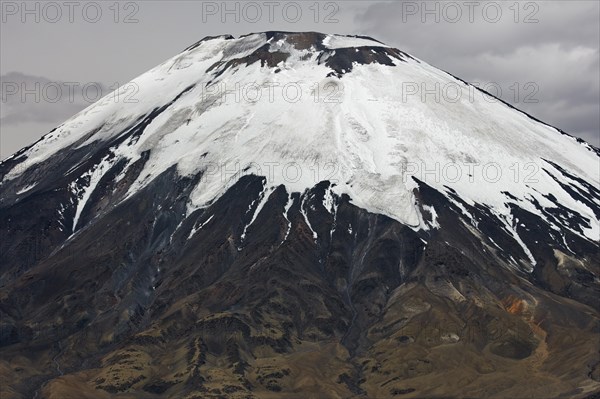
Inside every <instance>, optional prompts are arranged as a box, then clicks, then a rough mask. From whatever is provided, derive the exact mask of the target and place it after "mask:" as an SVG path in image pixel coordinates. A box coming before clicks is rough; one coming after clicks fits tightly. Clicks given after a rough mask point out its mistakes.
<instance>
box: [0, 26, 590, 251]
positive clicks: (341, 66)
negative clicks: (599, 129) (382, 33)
mask: <svg viewBox="0 0 600 399" xmlns="http://www.w3.org/2000/svg"><path fill="white" fill-rule="evenodd" d="M132 90H133V91H132ZM126 136H129V138H127V139H124V138H125V137H126ZM107 147H109V148H110V150H109V152H108V153H107V155H106V157H104V158H103V159H102V160H101V161H100V162H98V163H97V164H94V165H91V167H90V170H89V171H87V173H88V174H90V175H94V176H96V177H98V178H100V177H101V175H102V174H103V173H106V172H108V171H109V170H110V168H111V166H112V165H115V164H117V163H119V162H127V166H125V168H124V170H126V169H127V168H128V167H130V166H131V165H134V164H135V163H136V162H137V161H138V160H139V159H140V158H141V157H142V156H144V154H148V155H147V156H148V161H147V162H146V163H145V165H144V168H143V170H142V171H141V172H140V173H139V176H138V178H137V179H136V181H135V182H133V183H132V184H131V186H130V188H129V190H128V195H131V194H133V193H135V192H136V191H137V190H139V189H140V188H141V187H143V186H144V185H146V184H148V182H150V181H152V180H153V179H154V178H156V177H157V176H159V175H160V174H161V173H163V172H164V171H166V170H167V169H168V168H170V167H172V166H176V167H177V171H178V173H179V174H180V175H181V176H192V175H195V174H197V173H199V172H202V171H204V172H205V174H204V178H203V179H202V180H201V181H200V183H199V184H198V185H197V187H196V189H195V190H194V191H193V193H192V195H191V196H190V203H189V212H191V211H193V210H194V209H198V208H202V207H205V206H206V205H207V204H209V203H211V202H212V201H214V200H215V199H217V198H218V197H219V196H220V195H221V194H222V193H224V192H225V190H226V189H227V188H228V187H229V186H231V184H232V183H233V182H234V181H236V180H237V179H239V177H240V176H241V175H242V174H243V173H246V174H249V173H254V174H258V175H263V176H267V177H268V178H269V179H268V180H269V181H268V183H269V185H270V189H271V188H273V187H276V186H278V185H280V184H284V185H285V186H286V187H287V188H288V190H289V191H290V192H304V191H305V190H306V189H308V188H310V187H312V186H314V185H315V184H317V183H318V182H319V181H321V180H329V181H333V182H334V183H335V187H334V189H333V190H334V192H335V193H337V194H348V195H349V196H350V198H351V199H352V201H353V203H355V204H356V205H358V206H360V207H363V208H365V209H367V210H370V211H373V212H376V213H382V214H385V215H388V216H390V217H392V218H394V219H396V220H398V221H400V222H402V223H405V224H408V225H411V226H414V227H416V228H417V227H418V226H420V225H421V226H422V224H423V221H422V217H421V216H420V214H419V211H418V209H417V206H416V204H415V197H414V193H413V190H414V189H415V188H416V186H417V184H416V182H415V180H414V179H413V178H412V177H415V178H417V179H419V180H421V181H424V182H425V183H427V184H429V185H431V186H433V187H435V188H437V189H439V190H441V191H442V192H445V193H446V194H447V195H450V194H452V195H453V196H454V195H456V196H458V197H460V198H461V199H462V200H463V201H465V202H467V203H468V204H470V205H473V204H475V203H477V204H481V205H484V206H488V207H489V208H490V209H491V210H492V212H494V213H496V214H498V216H500V217H501V218H502V220H505V223H506V228H507V229H509V230H511V231H513V232H514V228H515V226H514V222H513V221H511V216H510V215H511V212H510V209H511V206H518V207H520V208H523V209H525V210H527V211H530V212H532V213H536V214H538V215H540V216H543V217H544V218H546V216H544V215H543V209H545V208H547V207H553V206H557V205H558V204H560V205H561V206H562V207H565V208H566V209H568V210H569V212H571V213H573V214H576V215H579V216H580V218H578V219H577V221H573V220H571V221H566V220H563V219H556V220H548V221H549V222H550V223H551V224H552V225H554V226H555V227H557V228H566V229H569V230H571V231H573V232H575V233H577V234H580V235H582V236H585V237H587V238H589V239H592V240H593V239H597V238H598V234H599V232H600V228H599V224H598V218H597V216H598V215H596V214H595V213H594V209H593V208H594V207H598V206H600V199H599V198H598V197H594V196H592V197H591V199H590V200H586V201H582V200H581V199H580V198H578V195H573V190H575V192H577V193H581V192H582V190H583V191H586V190H587V188H585V187H582V186H581V184H580V183H578V179H581V180H583V181H585V182H587V183H589V184H590V186H592V187H597V185H598V183H599V181H600V175H599V173H600V172H599V168H598V153H597V152H595V150H594V149H593V148H592V147H590V146H589V145H588V144H586V143H582V142H578V141H577V140H576V139H574V138H572V137H570V136H568V135H565V134H561V132H559V131H557V129H555V128H553V127H550V126H548V125H545V124H543V123H540V122H538V121H536V120H534V119H532V118H531V117H529V116H528V115H526V114H524V113H522V112H520V111H518V110H515V109H513V108H512V107H510V106H508V105H506V104H504V103H502V102H500V101H499V100H496V99H494V98H492V97H491V96H488V95H487V94H484V93H482V92H480V91H478V90H477V89H475V88H474V87H472V86H469V85H468V84H465V83H464V82H462V81H460V80H457V79H456V78H454V77H453V76H451V75H449V74H448V73H446V72H443V71H441V70H439V69H436V68H434V67H432V66H431V65H429V64H427V63H425V62H423V61H421V60H418V59H416V58H414V57H411V56H410V55H408V54H405V53H403V52H402V51H400V50H396V49H393V48H390V47H388V46H386V45H384V44H382V43H380V42H378V41H376V40H374V39H370V38H367V37H356V36H340V35H325V34H319V33H282V32H266V33H255V34H250V35H247V36H242V37H240V38H237V39H236V38H233V37H232V36H220V37H211V38H206V39H203V40H201V41H199V42H198V43H196V44H194V45H192V46H190V47H189V48H187V49H186V50H185V51H183V52H182V53H180V54H178V55H176V56H175V57H173V58H171V59H169V60H168V61H166V62H164V63H162V64H161V65H159V66H157V67H156V68H153V69H152V70H150V71H148V72H146V73H145V74H143V75H141V76H140V77H138V78H136V79H134V80H133V81H132V82H131V83H130V84H128V85H125V86H123V87H122V88H121V89H120V90H119V91H118V92H117V93H113V94H110V95H108V96H107V97H105V98H104V99H102V100H100V101H99V102H97V103H96V104H94V105H92V106H90V107H88V108H87V109H85V110H84V111H82V112H80V113H79V114H77V115H75V116H74V117H73V118H71V119H70V120H68V121H66V122H65V123H64V124H62V125H61V126H59V127H58V128H57V129H56V130H54V131H53V132H51V133H50V134H48V135H46V136H45V137H44V138H43V139H42V140H40V141H39V142H38V143H36V144H35V145H33V146H32V147H30V148H29V149H27V150H26V151H24V152H22V153H19V154H18V155H16V156H15V157H13V158H12V159H10V160H9V162H6V163H5V165H8V164H9V165H11V168H9V170H8V173H7V174H6V176H5V177H4V179H3V184H5V185H6V183H7V182H10V181H13V180H15V178H17V177H19V176H23V177H24V176H27V174H24V172H25V171H27V170H28V169H29V168H31V167H32V166H35V165H39V164H40V163H41V162H44V161H46V160H48V159H49V158H51V157H52V156H53V155H56V154H58V153H61V152H63V151H66V150H71V151H72V150H75V149H79V150H81V151H82V152H81V154H82V155H81V158H82V161H83V160H85V159H86V158H88V157H90V156H92V155H93V154H94V153H97V152H98V151H100V150H104V151H105V150H106V149H107ZM84 149H85V150H84ZM236 171H243V173H235V172H236ZM38 174H39V173H36V175H38ZM74 177H75V176H74ZM39 178H43V176H40V177H39ZM34 180H35V179H34ZM34 180H32V179H31V178H24V179H22V180H19V182H20V184H18V185H15V186H14V190H15V193H17V192H28V191H29V190H33V189H35V187H36V185H37V184H39V182H37V181H34ZM92 180H97V179H92ZM25 189H27V190H25ZM93 189H94V187H93V182H92V183H90V185H89V186H88V187H81V188H79V189H78V190H79V191H80V195H79V196H80V197H81V198H79V199H78V204H77V206H78V207H83V206H84V205H85V204H84V203H83V202H85V199H86V198H87V195H89V194H90V192H91V191H93ZM590 201H591V202H590ZM514 234H515V235H516V232H514Z"/></svg>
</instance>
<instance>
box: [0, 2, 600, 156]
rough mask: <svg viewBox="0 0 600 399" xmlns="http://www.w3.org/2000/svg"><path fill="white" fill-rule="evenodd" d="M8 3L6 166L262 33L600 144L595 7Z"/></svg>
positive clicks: (1, 116)
mask: <svg viewBox="0 0 600 399" xmlns="http://www.w3.org/2000/svg"><path fill="white" fill-rule="evenodd" d="M1 3H2V16H1V17H2V21H1V28H0V29H1V31H0V75H1V81H2V104H1V105H2V108H1V111H0V156H1V158H5V157H7V156H8V155H10V154H12V153H14V152H15V151H17V150H18V149H20V148H22V147H23V146H26V145H28V144H31V143H32V142H34V141H36V140H37V139H38V138H39V137H41V136H42V135H44V134H46V133H47V132H48V131H49V130H51V129H52V128H53V127H55V126H56V125H58V124H60V123H61V122H63V121H64V120H65V119H67V118H68V117H70V116H71V115H73V114H74V113H76V112H78V111H79V110H81V109H83V108H84V107H86V106H88V105H89V104H90V103H92V102H93V101H95V99H96V98H98V97H99V95H100V94H108V93H109V92H110V91H111V88H114V87H117V86H118V85H119V84H124V83H126V82H128V81H129V80H131V79H133V78H134V77H136V76H138V75H140V74H141V73H143V72H145V71H146V70H148V69H150V68H152V67H154V66H155V65H157V64H159V63H161V62H162V61H164V60H165V59H167V58H169V57H172V56H173V55H175V54H177V53H179V52H180V51H182V50H183V49H184V48H185V47H187V46H188V45H190V44H192V43H194V42H196V41H197V40H199V39H201V38H203V37H205V36H209V35H210V36H212V35H220V34H232V35H234V36H238V35H241V34H245V33H249V32H261V31H266V30H284V31H308V30H310V31H320V32H325V33H341V34H364V35H368V36H371V37H374V38H376V39H378V40H380V41H383V42H384V43H387V44H389V45H391V46H393V47H396V48H399V49H401V50H404V51H406V52H408V53H410V54H412V55H414V56H416V57H418V58H421V59H423V60H425V61H427V62H429V63H430V64H433V65H435V66H437V67H439V68H441V69H443V70H446V71H448V72H450V73H452V74H454V75H456V76H458V77H461V78H462V79H464V80H466V81H468V82H474V83H475V82H477V83H479V84H480V85H481V86H485V87H486V88H487V89H488V90H489V91H492V92H493V93H495V94H499V95H500V96H501V97H502V98H503V99H504V100H506V101H508V102H510V103H512V104H514V105H515V106H516V107H518V108H520V109H523V110H525V111H527V112H528V113H530V114H532V115H533V116H535V117H537V118H539V119H541V120H543V121H545V122H547V123H550V124H552V125H554V126H557V127H559V128H561V129H563V130H565V131H566V132H568V133H571V134H573V135H576V136H580V137H582V138H584V139H585V140H587V141H588V142H591V143H592V144H594V145H596V146H598V145H599V144H600V136H599V132H600V82H599V80H600V64H599V48H600V43H599V42H600V24H599V20H600V7H599V4H600V2H598V1H595V0H594V1H556V0H552V1H535V2H528V1H521V2H515V1H505V2H493V1H483V2H478V1H441V2H437V1H427V2H426V3H425V2H422V1H389V2H386V1H382V2H378V1H370V2H361V1H323V2H318V3H317V2H315V1H305V2H301V1H298V2H289V1H272V2H267V1H256V2H233V1H231V2H226V4H225V3H224V2H222V1H218V2H200V1H122V2H119V3H115V2H114V1H106V2H100V1H98V2H87V1H83V2H77V1H73V2H64V1H57V2H33V1H32V2H22V1H2V2H1ZM23 89H25V91H24V90H23ZM59 89H60V93H59ZM36 97H37V98H36Z"/></svg>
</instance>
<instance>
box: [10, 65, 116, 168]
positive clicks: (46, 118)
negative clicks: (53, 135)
mask: <svg viewBox="0 0 600 399" xmlns="http://www.w3.org/2000/svg"><path fill="white" fill-rule="evenodd" d="M0 87H1V89H0V94H1V96H2V97H1V98H2V107H1V108H0V124H1V126H2V137H1V140H0V154H1V156H2V158H5V157H7V156H9V155H10V154H12V153H14V152H16V151H18V150H19V149H20V148H21V147H22V146H23V145H24V143H30V142H32V141H35V140H37V139H38V138H39V137H40V136H42V135H44V134H46V133H47V132H48V131H49V130H51V129H52V128H54V127H55V126H57V125H59V124H60V123H62V122H64V121H65V120H66V119H68V118H69V117H71V116H73V115H74V114H76V113H77V112H79V111H81V110H82V109H84V108H86V107H87V106H89V105H91V104H93V103H94V102H96V101H97V100H99V99H100V98H101V97H102V95H106V94H108V93H109V92H111V91H112V90H111V89H110V88H109V87H107V85H105V84H103V83H99V82H70V81H67V82H64V81H59V80H52V79H49V78H46V77H42V76H32V75H27V74H23V73H19V72H10V73H7V74H5V75H2V76H0Z"/></svg>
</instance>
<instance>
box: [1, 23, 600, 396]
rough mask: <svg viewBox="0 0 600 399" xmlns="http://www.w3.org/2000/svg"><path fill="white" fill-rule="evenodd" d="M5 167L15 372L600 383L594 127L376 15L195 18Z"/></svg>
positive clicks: (94, 379)
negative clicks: (180, 46) (385, 38)
mask: <svg viewBox="0 0 600 399" xmlns="http://www.w3.org/2000/svg"><path fill="white" fill-rule="evenodd" d="M0 179H1V185H0V220H1V221H2V223H1V226H0V228H1V231H2V237H3V238H2V240H1V242H0V248H1V253H2V257H1V262H0V316H1V321H0V353H1V354H2V356H1V357H0V358H1V360H0V375H1V376H2V384H0V385H1V387H0V393H1V394H2V398H32V397H33V398H48V399H50V398H56V399H70V398H73V399H82V398H94V399H96V398H100V399H102V398H144V399H148V398H178V399H179V398H187V399H192V398H235V399H238V398H239V399H242V398H244V399H248V398H303V399H304V398H319V399H320V398H467V397H468V398H593V397H598V396H597V395H599V394H600V356H599V350H600V335H599V334H600V323H599V320H600V306H599V298H600V279H599V278H600V252H599V249H600V244H599V241H600V237H599V235H600V222H599V218H600V190H599V189H598V186H599V185H600V150H599V149H598V148H596V147H594V146H591V145H590V144H588V143H586V142H584V141H582V140H581V139H577V138H575V137H572V136H570V135H569V134H567V133H565V132H563V131H561V130H559V129H556V128H554V127H552V126H549V125H547V124H545V123H543V122H541V121H539V120H537V119H535V118H533V117H531V116H530V115H527V114H526V113H524V112H521V111H519V110H518V109H515V108H514V107H512V106H510V105H509V104H506V103H504V102H503V101H501V100H499V99H497V98H494V97H493V96H491V95H490V94H489V93H486V92H484V91H482V90H480V89H478V88H476V87H474V86H472V85H470V84H468V83H466V82H465V81H463V80H460V79H459V78H456V77H454V76H453V75H451V74H449V73H447V72H444V71H442V70H439V69H437V68H435V67H433V66H431V65H429V64H427V63H426V62H425V61H422V60H420V59H418V58H416V57H413V56H411V55H409V54H407V53H405V52H403V51H401V50H398V49H395V48H392V47H389V46H387V45H385V44H383V43H381V42H379V41H377V40H374V39H372V38H369V37H364V36H342V35H328V34H321V33H315V32H307V33H291V32H265V33H255V34H249V35H246V36H242V37H239V38H234V37H233V36H229V35H227V36H218V37H207V38H205V39H203V40H201V41H199V42H197V43H195V44H193V45H192V46H190V47H188V48H187V49H185V50H184V51H183V52H181V53H179V54H178V55H176V56H175V57H173V58H171V59H169V60H167V61H166V62H164V63H163V64H161V65H159V66H157V67H155V68H154V69H152V70H150V71H148V72H146V73H145V74H143V75H141V76H139V77H138V78H136V79H134V80H133V81H131V82H130V83H128V84H127V85H125V86H123V87H121V88H120V89H118V90H117V91H115V92H114V93H111V94H110V95H108V96H107V97H105V98H103V99H101V100H100V101H98V102H97V103H95V104H93V105H91V106H90V107H88V108H87V109H85V110H83V111H81V112H80V113H79V114H77V115H75V116H73V117H72V118H71V119H69V120H67V121H66V122H64V123H63V124H62V125H60V126H58V127H57V128H56V129H54V130H53V131H51V132H50V133H48V134H47V135H45V136H44V137H42V139H40V141H38V142H37V143H35V144H33V145H32V146H30V147H28V148H25V149H23V150H21V151H19V152H18V153H16V154H14V155H13V156H11V157H10V158H8V159H6V160H4V161H3V162H2V163H1V164H0Z"/></svg>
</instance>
